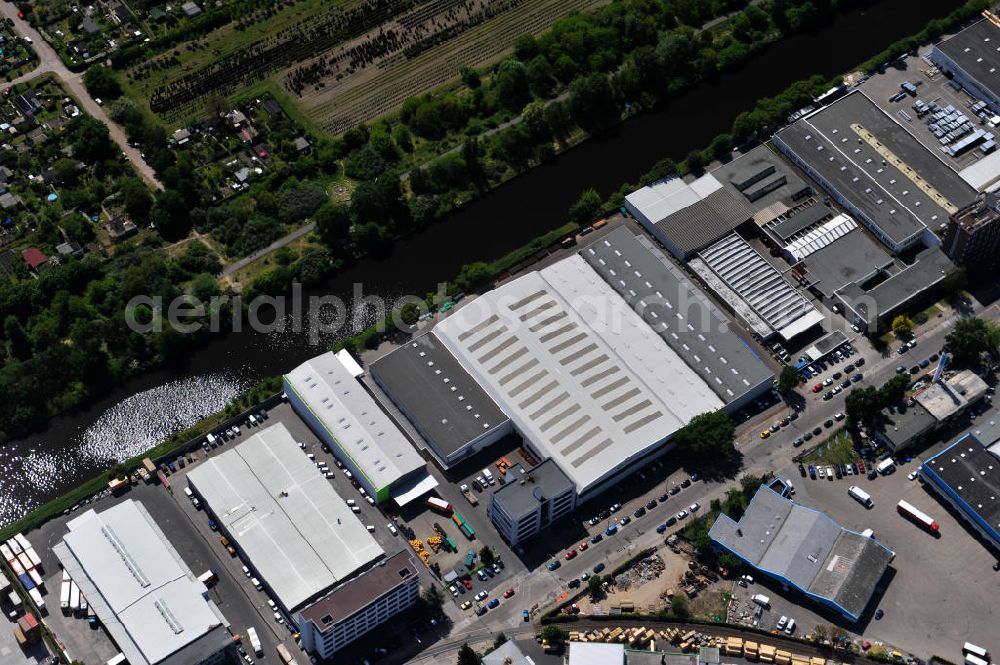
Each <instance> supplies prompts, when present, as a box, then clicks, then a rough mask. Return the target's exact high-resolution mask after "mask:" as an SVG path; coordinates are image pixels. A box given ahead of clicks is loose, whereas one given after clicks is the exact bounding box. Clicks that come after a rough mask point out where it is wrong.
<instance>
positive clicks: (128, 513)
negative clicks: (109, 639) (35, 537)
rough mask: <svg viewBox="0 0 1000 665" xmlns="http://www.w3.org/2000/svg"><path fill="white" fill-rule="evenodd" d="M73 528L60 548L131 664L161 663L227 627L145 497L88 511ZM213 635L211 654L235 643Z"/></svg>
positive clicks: (59, 553)
mask: <svg viewBox="0 0 1000 665" xmlns="http://www.w3.org/2000/svg"><path fill="white" fill-rule="evenodd" d="M67 527H68V528H69V530H70V531H69V533H68V534H66V536H65V537H64V538H63V540H62V541H61V542H60V543H59V544H58V545H57V547H56V548H54V549H55V552H56V555H57V557H58V558H59V560H60V563H62V565H63V567H64V568H65V569H66V570H67V571H68V572H69V573H70V575H71V577H72V578H73V580H74V582H76V584H77V585H78V586H79V587H80V589H81V591H83V592H84V594H85V597H86V598H87V602H88V604H89V605H90V606H91V607H93V608H94V612H95V613H96V614H97V615H98V617H99V618H100V619H101V622H102V623H103V624H104V625H105V626H106V627H107V628H108V630H109V631H110V632H111V633H112V635H113V636H114V637H115V640H116V642H117V644H118V646H119V648H120V649H122V651H123V653H126V656H127V658H128V660H129V662H130V663H134V664H135V665H148V664H150V663H159V662H161V661H163V660H165V659H166V658H168V657H170V656H171V655H172V654H174V653H176V652H178V651H180V650H182V649H186V648H189V647H192V645H193V644H194V643H195V642H196V641H198V640H199V639H200V638H203V637H205V636H206V635H209V634H210V633H212V632H213V631H217V629H221V628H222V627H223V624H224V622H225V619H224V618H223V617H222V616H221V614H219V612H218V609H217V608H215V607H214V605H213V604H212V603H210V602H209V601H208V600H207V598H206V597H205V593H206V589H205V585H204V584H202V583H201V582H199V581H198V579H197V577H196V576H195V575H194V573H192V572H191V569H190V568H188V567H187V565H186V564H185V563H184V561H183V560H182V559H181V557H180V555H179V554H178V553H177V551H176V550H175V549H174V548H173V546H172V545H171V544H170V542H169V541H168V540H167V539H166V536H165V535H164V534H163V532H162V531H161V530H160V529H159V527H157V526H156V524H155V523H154V522H153V520H152V518H151V517H150V516H149V513H147V512H146V510H145V508H143V507H142V505H141V504H140V503H139V502H137V501H125V502H123V503H120V504H118V505H116V506H112V507H111V508H108V509H107V510H104V511H102V512H100V513H98V512H96V511H94V510H88V511H87V512H85V513H83V514H82V515H80V516H79V517H75V518H73V519H72V520H70V521H69V522H68V523H67ZM217 632H221V631H217ZM207 639H209V641H210V642H211V643H210V644H208V645H207V648H204V647H205V645H201V646H200V647H199V648H197V649H196V650H197V651H198V652H199V653H204V655H209V654H211V653H215V652H216V651H218V650H220V649H221V648H222V647H223V646H225V644H226V643H227V642H228V636H223V635H219V634H216V635H214V636H212V637H210V638H207ZM206 651H207V653H206ZM190 655H191V657H192V658H194V652H193V651H192V652H191V654H190ZM187 662H194V660H188V661H187Z"/></svg>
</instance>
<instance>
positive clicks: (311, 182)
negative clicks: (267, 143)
mask: <svg viewBox="0 0 1000 665" xmlns="http://www.w3.org/2000/svg"><path fill="white" fill-rule="evenodd" d="M978 4H979V3H978V2H976V1H973V2H970V3H969V5H967V7H976V6H978ZM734 6H737V5H736V4H731V3H729V2H723V1H719V2H683V1H673V0H622V1H621V2H616V3H614V4H611V5H608V6H606V7H603V8H602V9H600V10H598V11H596V12H592V13H588V14H578V15H574V16H571V17H568V18H566V19H563V20H562V21H559V22H557V23H556V24H555V25H554V26H553V28H552V30H550V31H549V32H547V33H545V34H543V35H541V36H538V37H530V36H526V37H523V38H522V39H520V40H518V42H517V45H516V46H515V49H514V52H513V54H512V55H511V56H510V57H509V58H506V59H505V60H503V61H502V62H501V63H498V64H497V65H496V66H494V67H490V68H486V69H483V70H479V71H476V70H465V71H463V85H462V86H460V87H458V88H452V89H449V90H446V91H443V92H441V93H440V94H436V95H430V96H422V97H420V98H416V99H412V100H409V101H407V102H406V103H404V105H403V108H402V110H401V111H400V113H399V114H397V115H395V116H392V117H388V118H386V119H385V120H383V121H379V122H378V123H375V124H373V125H372V126H371V127H366V126H359V127H356V128H354V129H351V130H349V131H347V132H345V133H344V134H343V135H341V136H339V137H336V138H329V137H322V136H311V137H310V139H312V140H311V141H310V142H311V149H310V150H309V151H308V154H306V155H303V156H301V157H296V158H295V159H293V160H290V161H289V162H288V163H287V165H286V166H284V167H278V168H273V169H271V170H270V174H272V175H269V176H267V177H265V178H263V179H261V181H260V182H259V183H258V185H259V186H251V187H249V188H248V191H247V192H246V193H245V194H241V195H239V196H236V197H234V198H233V199H231V200H226V201H223V202H219V201H215V200H213V197H212V196H210V195H206V191H205V190H204V189H203V188H201V187H200V183H199V181H198V178H197V177H192V174H193V172H194V171H195V170H196V167H195V166H194V165H193V164H192V162H191V161H190V160H189V158H188V157H186V156H185V154H184V153H183V151H176V150H175V149H174V148H173V147H172V145H171V144H169V143H168V140H167V138H166V132H165V131H164V129H163V128H162V127H160V126H158V125H156V124H155V123H153V122H152V121H151V120H150V118H149V117H148V115H146V114H144V113H142V112H141V111H139V110H137V109H135V108H134V107H130V106H129V104H128V103H121V104H118V105H117V106H116V105H115V104H112V105H111V107H110V110H111V112H112V113H113V114H115V113H117V114H118V115H117V117H118V119H119V120H120V121H122V122H123V124H124V125H125V127H126V130H127V131H128V132H129V134H130V136H131V137H132V138H134V139H135V140H140V141H141V142H142V144H143V151H144V153H145V155H146V157H147V159H148V160H149V161H150V163H151V164H152V165H153V166H154V168H156V169H157V171H158V172H159V174H160V176H161V179H162V182H163V184H164V186H165V189H164V191H162V192H158V193H157V194H156V195H155V198H154V199H153V200H152V201H151V202H150V201H149V200H148V195H147V198H144V197H143V196H141V195H140V194H138V193H137V194H136V195H135V196H134V197H131V198H130V200H129V201H127V202H126V205H127V206H128V205H130V204H131V210H130V214H131V215H132V216H133V217H134V218H135V219H136V220H137V221H138V222H139V224H140V225H145V224H152V225H154V226H155V227H156V233H151V232H149V231H146V232H142V233H140V236H139V238H138V239H137V240H134V241H131V242H129V243H125V244H123V245H120V246H118V247H117V248H116V249H115V250H114V252H113V254H112V256H111V257H110V258H108V259H107V260H99V259H98V258H97V257H90V256H86V257H84V258H83V259H82V260H75V259H67V260H65V261H63V262H62V263H61V264H60V265H59V266H56V267H54V268H53V269H51V270H50V271H48V272H47V273H46V274H45V275H43V276H41V277H40V278H39V279H38V280H34V281H32V283H31V286H28V287H26V288H24V289H13V288H11V289H6V291H7V293H5V292H4V291H5V290H4V288H3V286H2V285H0V321H3V323H4V326H3V331H2V332H3V346H4V350H5V352H6V358H5V363H4V366H3V368H2V369H0V386H2V387H3V388H5V392H6V395H7V399H6V400H5V401H4V403H3V405H2V406H0V422H2V427H0V438H12V437H17V436H21V435H23V434H25V433H26V432H27V431H29V430H30V429H31V428H33V427H37V426H39V425H41V424H42V423H43V422H44V421H45V420H46V418H48V417H49V416H50V415H52V414H54V413H56V412H59V411H62V410H65V409H68V408H72V407H74V406H76V405H79V404H82V403H85V402H86V401H87V400H89V399H92V398H93V397H95V396H97V395H100V394H103V393H104V392H106V391H107V390H108V389H109V388H110V387H111V386H113V385H116V384H117V383H119V382H121V381H123V380H124V379H126V378H128V377H131V376H134V375H136V374H138V373H140V372H142V371H145V370H146V369H147V368H151V367H154V366H158V365H164V364H166V365H173V366H180V365H182V364H183V361H184V358H185V357H186V355H187V354H189V353H190V350H191V349H192V348H193V347H194V346H195V345H197V344H198V343H200V341H201V340H202V339H204V337H203V336H202V335H197V334H195V335H192V334H181V333H179V332H177V331H175V330H174V329H173V328H171V327H170V326H169V325H166V326H165V327H164V329H163V330H162V332H147V333H139V332H135V331H133V330H131V329H129V327H128V326H127V325H126V324H125V321H124V319H123V316H122V312H123V311H124V309H125V304H126V303H127V302H128V301H129V300H130V299H131V298H132V297H133V296H135V295H150V296H160V297H162V298H163V302H169V301H170V300H171V299H172V298H173V297H174V296H176V295H179V294H181V293H191V294H193V295H196V296H198V297H200V298H205V297H208V296H211V295H213V294H214V293H216V292H218V290H219V288H220V287H219V286H218V284H217V283H215V282H214V281H213V280H214V278H215V276H216V275H217V274H218V272H219V268H220V265H221V261H222V257H221V256H220V253H225V251H226V249H225V248H226V246H225V244H222V245H221V246H220V243H219V242H218V241H217V239H216V238H215V237H214V235H215V234H218V235H220V236H223V237H228V236H225V235H224V232H223V230H224V229H233V230H235V234H234V235H233V237H234V238H238V237H239V229H241V228H243V229H245V228H257V227H258V226H261V227H265V226H267V224H268V219H272V220H274V219H275V218H277V217H280V216H281V215H285V216H287V215H289V214H291V215H292V216H293V217H294V220H293V221H291V222H289V224H295V223H297V221H304V220H306V219H311V220H314V221H315V222H316V225H317V243H311V244H309V245H308V246H307V247H306V248H305V249H302V250H301V251H297V252H285V253H283V254H282V261H280V262H279V261H276V262H275V265H273V266H271V267H268V268H266V269H265V270H263V271H262V272H261V273H260V274H259V275H257V276H256V277H255V278H254V279H253V281H252V282H251V283H250V284H248V285H244V291H243V294H244V302H247V301H248V300H249V299H251V298H252V297H253V296H254V295H257V294H263V293H268V294H275V293H279V292H282V291H284V290H286V289H287V288H288V287H289V285H290V284H291V283H292V282H293V281H299V282H302V283H303V284H305V285H307V286H309V285H317V284H319V283H321V282H322V280H324V279H325V278H327V277H328V276H329V275H331V274H333V273H334V272H336V271H337V270H339V269H341V268H342V267H343V266H344V265H346V264H347V263H349V262H350V261H352V260H353V259H355V258H356V257H358V256H360V255H365V254H368V255H372V254H374V255H377V254H378V253H380V252H382V251H384V250H386V249H387V248H388V246H389V244H390V243H391V242H392V241H393V240H394V239H395V238H398V237H400V236H405V235H407V234H410V233H413V232H416V231H417V230H418V229H420V228H421V227H422V226H423V225H426V224H428V223H430V222H431V221H433V220H434V219H437V218H438V217H439V216H441V215H443V214H447V213H448V212H449V211H451V210H453V209H454V208H455V207H456V206H458V205H461V204H462V203H464V202H466V201H468V200H471V199H472V198H474V197H475V196H478V195H479V194H480V193H481V192H483V191H485V190H487V189H489V188H490V187H493V186H495V185H496V184H497V183H499V182H502V181H504V180H505V179H507V178H510V177H513V175H515V174H517V173H520V172H523V171H524V170H526V169H528V168H530V167H531V166H532V165H534V164H537V163H539V162H541V161H544V160H546V159H549V158H551V156H552V155H553V154H554V153H555V152H556V151H557V150H558V149H560V148H561V147H565V146H566V145H569V144H570V143H572V141H574V140H581V139H582V137H583V136H586V135H587V134H589V133H594V132H601V131H603V130H605V129H606V128H608V127H610V126H612V125H614V124H616V123H617V122H619V121H620V120H621V119H622V117H623V116H624V115H625V114H627V113H630V112H636V111H637V110H639V109H642V108H650V107H652V106H655V105H656V104H659V103H662V102H664V101H666V100H669V99H670V98H672V97H673V96H676V95H678V94H680V93H682V92H683V91H685V90H687V89H690V88H691V87H693V86H695V85H697V84H698V83H700V82H702V81H705V80H708V79H710V78H712V77H714V76H717V75H718V74H719V73H720V72H722V71H727V70H730V69H733V68H736V67H738V66H740V64H741V63H743V62H745V61H746V59H747V58H749V57H751V56H752V55H753V54H754V53H756V52H759V51H760V50H761V49H763V48H765V47H766V45H767V44H768V43H770V42H772V41H774V40H775V39H778V38H780V36H781V35H782V34H787V33H789V32H795V31H800V30H808V29H811V28H813V27H816V26H818V25H822V24H823V22H824V21H826V20H828V19H829V17H830V16H831V15H832V12H833V11H834V9H835V6H836V5H835V4H834V3H832V2H806V1H802V2H799V1H791V0H771V1H768V2H763V3H760V4H758V5H751V6H748V7H746V8H745V9H743V10H742V11H740V12H738V13H736V14H734V15H733V16H731V17H729V18H727V19H725V20H722V21H720V22H718V23H716V24H714V25H712V26H711V27H710V28H709V29H705V30H702V31H700V32H699V31H696V30H695V29H694V28H693V27H692V26H694V25H701V24H702V23H703V22H704V21H705V20H706V19H708V18H710V17H712V16H718V15H721V14H722V13H724V12H726V11H728V10H729V9H731V8H732V7H734ZM967 15H968V11H966V14H964V15H963V16H967ZM949 20H951V19H949ZM106 74H107V72H102V75H101V76H91V77H90V78H91V82H92V83H94V84H100V85H101V86H103V89H104V90H108V89H110V90H111V91H112V92H114V86H113V85H112V84H110V83H109V82H108V80H107V78H108V77H107V76H105V75H106ZM825 84H826V82H823V81H820V80H819V79H815V80H810V81H806V82H800V83H798V84H795V85H793V86H792V87H791V88H790V89H789V92H787V93H785V94H783V95H780V96H778V97H776V98H773V99H772V100H764V101H762V102H761V103H759V104H758V105H757V107H756V108H755V109H753V110H751V111H748V112H745V113H743V114H740V116H738V117H737V119H736V122H735V123H734V126H733V129H732V131H731V132H730V133H728V134H726V135H724V136H722V137H720V138H719V139H717V140H716V141H713V142H712V144H711V145H710V146H709V147H708V148H707V151H708V154H706V151H697V152H696V153H692V155H689V156H688V158H687V159H686V160H684V161H683V162H680V163H679V164H674V163H673V162H670V161H668V160H665V161H664V162H661V163H660V164H659V165H657V167H656V168H655V169H653V171H652V172H651V173H650V174H649V176H648V178H649V179H653V178H655V177H662V176H663V175H667V174H668V173H670V172H673V171H677V172H680V173H684V172H686V171H697V170H699V169H700V168H701V166H702V165H703V164H705V163H707V161H708V160H707V159H706V157H707V156H709V155H715V156H718V154H720V153H721V152H723V150H724V149H727V148H729V147H731V146H732V145H733V144H734V143H736V142H738V141H741V140H745V139H747V138H749V137H752V136H754V135H756V134H758V133H760V132H763V131H764V130H765V129H766V128H767V127H770V126H774V125H775V124H777V123H780V122H781V119H782V117H783V116H784V115H785V114H787V112H788V111H789V110H793V109H794V108H797V105H798V106H801V103H804V102H805V101H808V98H810V96H811V95H814V94H815V93H816V92H819V91H821V86H822V85H825ZM122 100H124V101H125V102H127V100H125V98H122ZM120 101H121V100H120ZM222 108H224V107H222ZM222 108H220V111H221V110H222ZM502 118H510V120H511V122H510V123H509V124H508V125H505V126H502V127H501V125H499V124H498V125H496V131H491V130H490V129H489V127H490V126H491V125H493V124H495V123H497V122H498V121H500V120H501V119H502ZM574 137H575V138H574ZM285 144H287V140H284V139H283V140H282V142H281V146H283V145H285ZM279 147H280V146H279ZM432 155H438V156H436V157H433V158H430V159H428V158H429V157H430V156H432ZM334 177H338V178H340V177H342V178H346V179H348V180H349V181H350V188H351V193H350V201H349V203H344V202H342V201H340V200H338V199H337V197H335V196H330V200H329V201H325V202H320V201H319V199H318V197H316V196H314V193H315V190H316V186H315V185H316V183H318V184H319V186H320V187H323V188H326V187H328V184H329V182H330V179H331V178H334ZM629 187H631V185H630V186H629ZM625 190H626V188H623V190H622V191H621V192H619V193H617V194H616V195H615V196H612V197H611V198H610V200H609V201H608V202H607V203H608V204H609V205H612V206H614V205H616V204H618V203H619V202H620V200H621V198H622V197H623V195H624V194H623V193H624V191H625ZM326 193H327V194H328V195H329V194H330V192H329V190H328V189H327V191H326ZM132 199H134V200H132ZM268 206H271V207H268ZM594 211H595V197H594V196H593V193H588V194H587V196H586V198H585V199H584V200H583V202H582V203H581V204H580V205H579V206H577V207H575V208H574V211H573V217H574V218H575V219H576V220H577V221H580V220H584V219H585V218H586V217H587V215H588V214H590V213H593V212H594ZM295 220H297V221H295ZM273 223H277V222H273ZM192 228H194V229H196V230H197V231H198V232H199V234H200V235H199V236H197V237H196V236H194V235H188V239H187V241H185V242H183V243H180V244H175V243H173V242H172V241H173V239H174V238H176V237H181V236H184V235H186V234H188V233H189V231H190V230H191V229H192ZM565 232H566V231H563V230H560V231H559V232H558V233H559V234H562V233H565ZM157 234H160V235H162V236H163V239H160V238H158V237H157ZM205 234H207V236H206V235H205ZM264 235H265V237H270V236H267V235H266V233H265V234H264ZM548 235H549V234H546V238H547V237H548ZM546 238H543V240H544V239H546ZM231 242H232V244H234V246H235V245H239V241H238V240H236V241H231ZM536 244H541V245H542V246H545V244H543V243H536ZM246 247H249V246H246ZM276 256H277V255H276ZM515 263H516V261H512V262H510V263H509V265H514V264H515ZM502 264H503V262H502V261H501V262H500V263H495V264H493V265H490V264H474V265H472V266H468V267H467V268H466V269H465V270H463V271H462V273H461V274H460V275H459V280H457V282H458V283H459V284H469V285H479V284H482V283H485V282H487V281H488V280H489V279H490V278H492V277H495V276H496V275H497V274H499V272H502ZM498 268H501V269H500V270H498ZM224 309H225V308H224ZM140 314H141V315H145V316H146V317H147V320H148V317H149V316H151V313H150V312H146V311H144V310H140ZM220 314H221V316H220V318H221V319H222V320H227V319H228V318H229V317H228V316H227V315H228V314H229V312H228V310H226V311H222V312H220ZM363 343H367V342H363Z"/></svg>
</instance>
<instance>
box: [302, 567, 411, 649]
mask: <svg viewBox="0 0 1000 665" xmlns="http://www.w3.org/2000/svg"><path fill="white" fill-rule="evenodd" d="M419 596H420V580H419V578H418V576H417V569H416V568H415V567H414V565H413V558H412V556H411V555H410V554H409V553H408V552H406V551H401V552H399V553H398V554H395V555H393V556H391V557H389V558H388V559H386V560H385V561H383V562H381V563H380V564H379V565H377V566H375V567H374V568H372V569H371V570H369V571H367V572H365V573H364V574H362V575H359V576H357V577H355V578H354V579H352V580H350V581H349V582H347V583H345V584H343V585H342V586H340V587H338V588H336V589H334V590H333V591H332V592H331V593H330V594H329V595H328V596H326V597H325V598H323V599H322V600H321V601H319V602H317V603H315V604H313V605H312V606H310V607H309V608H307V609H306V610H305V611H303V612H302V620H301V621H300V622H299V630H300V631H301V635H302V646H303V647H304V648H305V649H307V650H308V651H311V652H314V653H316V654H317V655H319V656H320V657H322V658H331V657H332V656H333V654H334V653H336V652H337V651H339V650H341V649H342V648H344V647H345V646H346V645H348V644H350V643H351V642H353V641H354V640H356V639H358V638H359V637H361V636H363V635H365V634H366V633H368V632H370V631H372V630H373V629H375V628H377V627H378V626H380V625H382V624H384V623H385V622H386V621H388V620H389V619H390V618H391V617H393V616H395V615H396V614H399V613H400V612H402V611H404V610H407V609H409V608H410V607H412V606H413V604H414V603H415V602H416V601H417V598H418V597H419Z"/></svg>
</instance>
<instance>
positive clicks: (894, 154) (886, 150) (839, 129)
mask: <svg viewBox="0 0 1000 665" xmlns="http://www.w3.org/2000/svg"><path fill="white" fill-rule="evenodd" d="M774 140H775V141H776V142H778V143H779V144H781V143H783V144H784V145H785V146H787V147H788V148H789V149H790V150H791V151H792V152H793V153H794V154H795V155H797V156H798V158H799V159H800V160H801V161H803V162H805V163H806V164H807V165H808V166H809V167H810V168H811V169H812V170H813V171H815V172H816V173H818V174H819V176H820V177H821V178H823V179H824V180H826V181H827V182H828V183H830V184H831V185H832V186H833V187H834V188H835V189H836V190H837V191H838V192H839V193H840V194H841V195H842V196H844V197H845V198H847V199H848V200H849V201H850V202H851V203H852V204H853V205H854V207H856V208H858V209H859V210H861V211H862V212H863V213H864V214H865V215H866V216H867V217H868V218H869V219H871V220H872V221H873V222H874V223H875V225H876V226H878V227H879V228H880V229H881V230H882V232H883V233H884V234H885V235H886V236H887V237H888V238H890V239H891V240H892V242H893V243H901V242H903V241H905V240H907V239H908V238H910V237H912V236H913V235H915V234H917V233H919V232H921V231H922V230H923V229H924V228H925V227H928V228H931V229H937V228H938V227H939V226H940V225H941V224H944V223H946V222H947V221H948V215H949V214H950V213H951V212H954V211H955V210H957V209H958V208H961V207H963V206H965V205H967V204H968V203H970V202H972V201H973V200H974V199H975V197H976V192H975V190H974V189H972V187H970V186H969V185H968V184H967V183H966V182H965V181H964V180H962V178H960V177H959V176H958V174H957V173H955V171H953V170H952V169H951V168H949V167H948V166H947V165H946V164H945V163H944V162H942V161H941V160H940V159H938V157H937V156H935V155H934V154H932V153H931V152H930V151H928V150H927V148H925V147H924V146H923V145H922V144H921V143H920V142H919V141H917V140H916V139H915V138H914V137H913V136H912V135H911V134H910V133H909V132H907V131H906V130H905V129H904V128H903V127H901V126H900V125H899V124H898V123H896V121H895V120H893V119H892V118H891V117H889V116H888V115H886V114H885V112H884V111H882V110H881V109H880V108H878V106H876V105H875V104H874V103H873V102H872V101H871V100H870V99H868V97H866V96H865V95H864V93H862V92H861V91H855V92H852V93H851V94H849V95H847V96H845V97H842V98H841V99H839V100H837V101H835V102H834V103H832V104H830V105H829V106H827V107H825V108H823V109H821V110H819V111H817V112H816V113H813V114H812V115H809V116H807V117H805V118H803V119H801V120H799V121H797V122H795V123H793V124H791V125H789V126H788V127H786V128H784V129H782V130H781V131H779V132H778V133H777V134H775V136H774ZM928 186H929V187H930V188H933V190H934V191H936V192H937V195H932V193H931V192H930V190H929V189H928Z"/></svg>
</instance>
